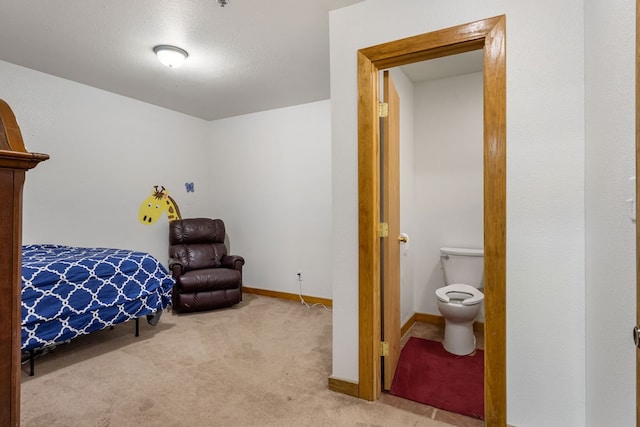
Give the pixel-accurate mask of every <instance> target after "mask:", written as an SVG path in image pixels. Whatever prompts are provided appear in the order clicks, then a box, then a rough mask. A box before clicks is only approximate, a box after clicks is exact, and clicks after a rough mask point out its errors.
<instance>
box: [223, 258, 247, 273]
mask: <svg viewBox="0 0 640 427" xmlns="http://www.w3.org/2000/svg"><path fill="white" fill-rule="evenodd" d="M220 264H221V265H222V267H227V268H232V269H234V270H238V271H242V266H243V265H244V258H243V257H241V256H240V255H225V256H224V257H222V259H221V260H220Z"/></svg>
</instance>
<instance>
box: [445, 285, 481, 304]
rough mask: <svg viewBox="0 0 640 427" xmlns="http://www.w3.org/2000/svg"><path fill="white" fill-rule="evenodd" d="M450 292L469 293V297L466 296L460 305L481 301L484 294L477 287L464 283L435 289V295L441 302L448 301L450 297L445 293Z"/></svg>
mask: <svg viewBox="0 0 640 427" xmlns="http://www.w3.org/2000/svg"><path fill="white" fill-rule="evenodd" d="M450 292H455V293H457V294H460V293H463V294H469V295H471V296H470V297H469V298H466V299H464V300H463V301H462V305H474V304H478V303H479V302H482V300H483V299H484V294H483V293H482V292H480V291H479V290H478V289H477V288H474V287H473V286H471V285H465V284H464V283H455V284H453V285H448V286H444V287H442V288H438V289H436V296H437V297H438V299H439V300H440V301H442V302H449V301H450V298H449V296H448V295H447V294H448V293H450Z"/></svg>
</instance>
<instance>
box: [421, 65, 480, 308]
mask: <svg viewBox="0 0 640 427" xmlns="http://www.w3.org/2000/svg"><path fill="white" fill-rule="evenodd" d="M482 90H483V86H482V73H471V74H464V75H459V76H454V77H448V78H443V79H438V80H431V81H426V82H422V83H418V84H416V85H415V95H414V99H415V101H414V102H415V107H414V108H415V110H414V114H415V118H414V123H415V127H414V135H415V142H414V144H415V147H414V155H413V170H414V174H415V177H414V185H415V194H414V197H413V203H412V204H411V209H413V215H414V217H415V218H416V219H417V220H416V222H415V224H414V227H413V230H412V242H411V248H410V250H411V251H412V255H413V256H414V257H416V258H417V259H419V260H420V262H416V263H415V264H414V268H415V271H414V274H413V278H414V299H413V300H414V309H415V311H416V312H417V313H428V314H436V315H440V312H439V311H438V305H437V300H436V297H435V290H436V289H437V288H439V287H441V286H443V285H444V279H443V276H442V270H441V268H440V248H441V247H464V248H482V247H483V244H484V240H483V234H484V226H483V114H482V100H483V94H482ZM479 320H482V316H481V317H480V318H479Z"/></svg>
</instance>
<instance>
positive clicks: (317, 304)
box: [298, 273, 331, 311]
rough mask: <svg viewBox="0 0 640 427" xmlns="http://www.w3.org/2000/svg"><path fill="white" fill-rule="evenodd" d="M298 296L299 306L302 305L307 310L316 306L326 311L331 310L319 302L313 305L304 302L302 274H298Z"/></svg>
mask: <svg viewBox="0 0 640 427" xmlns="http://www.w3.org/2000/svg"><path fill="white" fill-rule="evenodd" d="M298 296H299V297H300V304H302V305H304V306H305V307H307V308H313V307H316V306H319V307H322V308H324V309H325V310H327V311H331V309H330V308H329V307H327V306H326V305H324V304H321V303H319V302H317V303H315V304H311V305H309V304H307V302H306V301H305V300H304V298H303V297H302V273H298Z"/></svg>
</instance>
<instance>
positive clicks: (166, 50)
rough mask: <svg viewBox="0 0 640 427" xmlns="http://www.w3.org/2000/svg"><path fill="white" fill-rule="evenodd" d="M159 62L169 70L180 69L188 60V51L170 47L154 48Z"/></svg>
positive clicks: (160, 46)
mask: <svg viewBox="0 0 640 427" xmlns="http://www.w3.org/2000/svg"><path fill="white" fill-rule="evenodd" d="M153 51H154V52H155V53H156V55H157V56H158V60H159V61H160V62H161V63H163V64H164V65H166V66H167V67H169V68H178V67H179V66H181V65H182V64H183V63H184V61H185V60H186V59H187V57H188V56H189V54H188V53H187V51H186V50H184V49H180V48H179V47H175V46H169V45H159V46H156V47H154V48H153Z"/></svg>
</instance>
